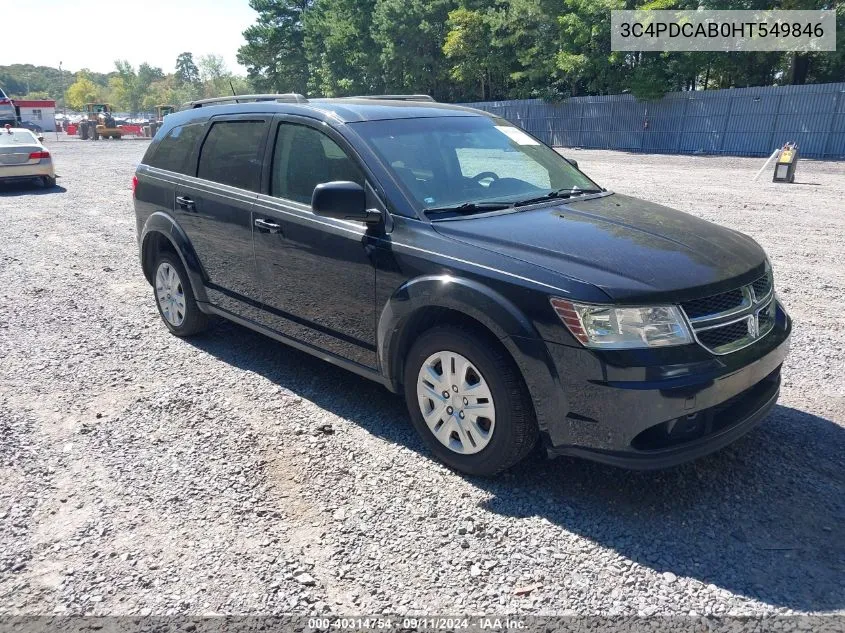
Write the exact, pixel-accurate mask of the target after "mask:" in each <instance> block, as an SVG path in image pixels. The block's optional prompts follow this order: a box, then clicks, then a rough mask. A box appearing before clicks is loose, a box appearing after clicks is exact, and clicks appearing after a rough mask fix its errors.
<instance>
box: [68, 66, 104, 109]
mask: <svg viewBox="0 0 845 633" xmlns="http://www.w3.org/2000/svg"><path fill="white" fill-rule="evenodd" d="M102 100H103V89H102V87H100V86H98V85H97V84H95V83H94V82H93V81H91V79H89V78H88V75H87V73H86V72H85V71H80V72H78V73H77V75H76V81H74V82H73V83H72V84H71V85H70V86H69V87H68V89H67V103H68V105H69V106H70V107H71V108H73V109H74V110H82V109H83V108H84V107H85V104H86V103H97V102H100V101H102Z"/></svg>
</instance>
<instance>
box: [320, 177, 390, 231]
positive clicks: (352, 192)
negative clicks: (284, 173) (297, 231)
mask: <svg viewBox="0 0 845 633" xmlns="http://www.w3.org/2000/svg"><path fill="white" fill-rule="evenodd" d="M311 210H312V211H313V212H314V214H315V215H321V216H323V217H326V218H336V219H338V220H353V221H355V222H376V221H378V220H379V219H381V214H380V213H378V212H377V211H369V210H368V209H367V194H366V193H365V192H364V188H363V187H362V186H361V185H359V184H358V183H357V182H348V181H345V180H337V181H334V182H324V183H323V184H320V185H317V186H316V187H314V193H313V194H312V196H311Z"/></svg>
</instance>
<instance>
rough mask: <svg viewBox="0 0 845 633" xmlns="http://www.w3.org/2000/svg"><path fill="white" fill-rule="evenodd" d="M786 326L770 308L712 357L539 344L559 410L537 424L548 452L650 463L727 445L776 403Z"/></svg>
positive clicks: (631, 464) (659, 464)
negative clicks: (740, 345) (742, 339)
mask: <svg viewBox="0 0 845 633" xmlns="http://www.w3.org/2000/svg"><path fill="white" fill-rule="evenodd" d="M791 329H792V323H791V320H790V319H789V317H788V316H787V315H786V313H785V312H784V311H783V310H782V308H780V307H779V308H778V318H777V325H776V327H775V329H774V330H773V331H772V332H771V333H770V334H768V335H767V336H766V337H764V338H763V339H761V340H760V341H758V342H757V343H755V344H754V345H752V346H750V347H748V348H746V349H745V350H741V351H739V352H736V353H734V354H731V355H727V356H720V357H714V356H712V355H710V354H709V353H707V352H705V351H704V350H703V349H700V348H699V349H693V348H692V347H691V348H690V349H689V350H687V351H686V352H685V351H683V350H684V349H685V348H677V349H676V350H674V351H672V352H668V354H669V355H670V357H671V360H672V361H674V362H670V363H665V362H661V361H665V360H666V357H665V355H664V356H663V357H662V358H661V357H660V356H659V355H654V354H651V353H647V352H645V351H644V352H641V353H639V361H637V356H638V354H633V355H632V354H616V355H613V354H610V355H600V354H597V353H595V352H592V351H590V350H586V349H583V348H573V347H568V346H564V345H559V344H547V345H548V349H549V352H550V355H551V356H552V360H553V362H554V364H555V366H556V368H557V373H558V376H559V377H560V382H561V387H562V389H563V392H564V394H565V409H566V410H565V412H564V413H563V415H562V416H558V417H557V418H556V420H555V421H554V422H552V423H550V424H548V425H547V426H548V428H547V429H545V430H544V435H545V438H544V439H545V441H546V448H547V451H548V453H549V454H550V455H575V456H579V457H585V458H588V459H591V460H594V461H599V462H604V463H607V464H612V465H616V466H622V467H626V468H633V469H654V468H665V467H668V466H673V465H676V464H680V463H683V462H686V461H689V460H692V459H696V458H698V457H701V456H703V455H706V454H708V453H711V452H713V451H716V450H718V449H720V448H722V447H724V446H726V445H727V444H730V443H731V442H733V441H735V440H736V439H738V438H739V437H741V436H742V435H743V434H745V433H747V432H748V431H749V430H751V429H752V428H754V426H756V425H757V424H759V423H760V422H762V421H763V419H765V417H766V415H767V414H768V413H769V411H771V409H772V408H773V407H774V405H775V404H776V402H777V399H778V395H779V393H780V370H781V366H782V364H783V361H784V359H785V358H786V355H787V353H788V351H789V337H790V334H791ZM702 352H704V353H702ZM664 354H666V353H664ZM684 355H686V356H687V358H684ZM655 361H656V362H655ZM677 361H682V362H677ZM637 362H639V363H641V364H640V365H636V364H633V363H637Z"/></svg>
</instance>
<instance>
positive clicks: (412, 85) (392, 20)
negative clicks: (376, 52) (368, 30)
mask: <svg viewBox="0 0 845 633" xmlns="http://www.w3.org/2000/svg"><path fill="white" fill-rule="evenodd" d="M457 4H458V3H457V2H456V1H455V0H377V1H376V6H375V9H374V11H373V26H372V28H373V31H372V34H373V41H374V42H375V43H376V44H377V45H378V46H379V47H380V48H381V56H380V57H381V65H382V72H383V73H384V81H385V89H386V90H387V92H413V93H425V94H430V95H432V96H433V97H435V98H437V99H442V98H444V97H448V96H449V95H450V92H451V85H450V81H449V76H448V71H447V70H446V68H447V64H446V63H445V62H446V59H445V54H444V53H443V43H444V41H445V39H446V30H447V27H446V21H447V19H448V17H449V12H450V11H452V10H454V9H456V8H457Z"/></svg>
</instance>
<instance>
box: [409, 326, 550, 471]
mask: <svg viewBox="0 0 845 633" xmlns="http://www.w3.org/2000/svg"><path fill="white" fill-rule="evenodd" d="M433 359H434V360H433ZM452 359H454V361H455V363H454V365H455V368H456V369H457V370H458V371H457V372H456V373H455V374H453V375H452V376H451V377H450V376H449V375H447V371H449V370H448V369H447V370H444V368H443V360H447V362H448V361H451V360H452ZM466 362H468V363H469V365H467V364H466ZM438 367H439V372H438V370H437V368H438ZM462 368H463V369H462ZM423 370H425V373H423ZM404 375H405V401H406V403H407V405H408V412H409V413H410V415H411V421H412V422H413V424H414V427H415V428H416V430H417V432H418V433H419V434H420V436H421V437H422V439H423V441H424V442H425V443H426V445H427V446H428V447H429V448H430V449H431V451H432V452H433V453H434V454H435V455H436V456H437V458H438V459H440V460H441V461H442V462H444V463H445V464H446V465H448V466H450V467H452V468H454V469H455V470H459V471H461V472H463V473H466V474H469V475H480V476H487V477H489V476H493V475H496V474H498V473H500V472H502V471H503V470H506V469H508V468H510V467H511V466H514V465H515V464H517V463H518V462H520V461H522V459H524V458H525V457H526V456H527V455H528V454H529V453H530V452H531V449H532V448H534V445H535V444H536V442H537V437H538V431H537V421H536V419H535V417H534V409H533V407H532V404H531V398H530V396H529V395H528V390H527V389H526V387H525V383H524V381H523V380H522V376H521V374H520V372H519V370H518V369H517V367H516V364H515V363H514V362H513V359H511V358H510V356H509V355H508V354H507V352H506V351H505V350H504V349H503V348H502V347H501V345H500V344H499V342H498V341H496V340H495V339H493V338H491V337H488V336H483V335H481V334H479V333H478V332H477V331H475V330H474V329H472V328H469V327H464V326H438V327H434V328H432V329H430V330H428V331H426V332H425V333H423V334H422V335H421V336H420V337H419V338H418V339H417V341H416V343H414V345H413V347H412V348H411V350H410V351H409V352H408V355H407V357H406V359H405V374H404ZM456 376H460V378H457V377H456ZM449 382H454V383H460V385H458V384H454V385H449ZM455 388H457V392H455ZM446 391H450V393H449V394H448V397H447V396H446V393H445V392H446ZM485 393H488V394H489V396H490V397H489V398H486V402H485V398H484V397H481V398H479V397H477V396H479V395H482V396H483V394H485ZM437 394H439V396H438V395H437ZM473 394H475V395H473ZM435 396H437V397H435ZM441 396H442V397H441ZM473 399H475V402H473ZM450 402H451V403H452V404H451V405H450V404H449V403H450ZM453 405H454V406H453ZM488 405H492V406H488ZM444 407H445V408H444ZM459 407H460V408H459ZM424 408H425V409H429V416H428V420H429V422H427V421H426V417H425V416H424V415H423V409H424ZM450 408H451V415H450ZM473 410H475V411H478V412H480V413H481V414H483V415H479V414H478V413H476V414H475V416H476V417H475V419H474V420H473V419H472V416H473V415H474V414H473ZM458 416H463V417H460V418H459V417H458ZM461 429H462V430H461ZM435 431H438V434H437V435H436V434H435ZM438 436H439V438H440V439H438ZM447 442H448V445H447Z"/></svg>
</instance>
